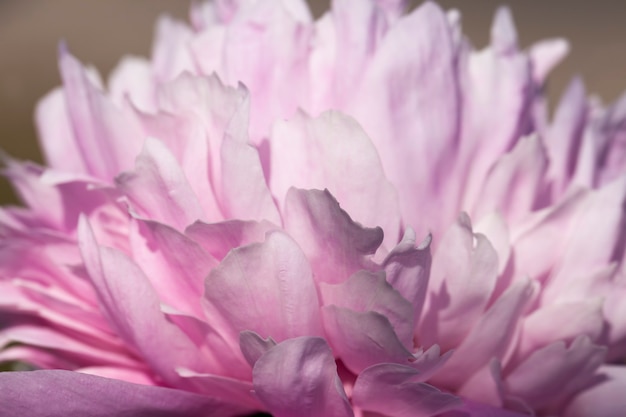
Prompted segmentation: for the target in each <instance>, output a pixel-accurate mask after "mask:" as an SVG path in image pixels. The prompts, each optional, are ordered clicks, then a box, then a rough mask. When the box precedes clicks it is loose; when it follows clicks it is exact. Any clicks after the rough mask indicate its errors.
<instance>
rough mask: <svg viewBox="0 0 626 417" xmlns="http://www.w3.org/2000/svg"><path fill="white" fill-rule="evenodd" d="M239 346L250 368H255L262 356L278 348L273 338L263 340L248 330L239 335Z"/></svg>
mask: <svg viewBox="0 0 626 417" xmlns="http://www.w3.org/2000/svg"><path fill="white" fill-rule="evenodd" d="M239 346H240V347H241V352H242V353H243V356H244V357H245V358H246V360H247V361H248V363H249V364H250V366H252V367H254V364H255V363H256V361H258V360H259V358H260V357H261V356H263V355H264V354H265V353H266V352H267V351H268V350H270V349H271V348H273V347H274V346H276V342H275V341H274V339H272V338H271V337H268V338H267V339H263V338H262V337H261V336H259V335H258V334H256V333H255V332H252V331H250V330H246V331H243V332H241V333H240V334H239Z"/></svg>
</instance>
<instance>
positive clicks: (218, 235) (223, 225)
mask: <svg viewBox="0 0 626 417" xmlns="http://www.w3.org/2000/svg"><path fill="white" fill-rule="evenodd" d="M272 230H277V227H276V226H275V225H273V224H271V223H270V222H268V221H260V222H256V221H244V220H237V219H234V220H226V221H224V222H220V223H204V222H201V221H196V222H195V223H193V224H191V225H189V227H187V229H185V234H186V235H187V236H189V237H190V238H192V239H193V240H194V241H195V242H197V243H198V244H199V245H200V246H202V247H203V248H204V250H205V251H207V252H208V253H210V254H211V255H212V256H213V257H215V258H216V259H218V260H222V259H224V257H225V256H226V255H227V254H228V252H230V250H231V249H234V248H238V247H239V246H245V245H249V244H251V243H257V242H263V241H264V240H265V235H266V233H267V232H269V231H272Z"/></svg>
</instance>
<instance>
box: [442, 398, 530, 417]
mask: <svg viewBox="0 0 626 417" xmlns="http://www.w3.org/2000/svg"><path fill="white" fill-rule="evenodd" d="M437 417H528V413H522V414H520V413H516V412H514V411H510V410H504V409H502V408H500V407H492V406H490V405H486V404H481V403H477V402H473V401H469V400H463V405H461V406H460V407H458V408H456V409H454V411H450V412H447V413H443V414H441V415H438V416H437Z"/></svg>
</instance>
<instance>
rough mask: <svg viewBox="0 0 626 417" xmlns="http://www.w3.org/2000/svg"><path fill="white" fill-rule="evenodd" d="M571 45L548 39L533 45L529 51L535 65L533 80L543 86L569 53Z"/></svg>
mask: <svg viewBox="0 0 626 417" xmlns="http://www.w3.org/2000/svg"><path fill="white" fill-rule="evenodd" d="M569 50H570V45H569V43H568V42H567V40H565V39H561V38H556V39H547V40H544V41H539V42H537V43H535V44H533V45H532V46H531V47H530V50H529V51H528V54H529V55H530V60H531V62H532V64H533V80H534V81H535V83H537V84H539V85H542V84H544V83H545V82H546V81H547V78H548V75H549V73H550V72H551V71H552V69H553V68H554V67H555V66H557V65H558V64H559V63H560V62H561V61H562V60H563V58H565V56H566V55H567V54H568V53H569Z"/></svg>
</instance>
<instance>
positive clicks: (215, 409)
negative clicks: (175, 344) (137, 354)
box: [0, 371, 243, 417]
mask: <svg viewBox="0 0 626 417" xmlns="http://www.w3.org/2000/svg"><path fill="white" fill-rule="evenodd" d="M0 403H1V404H2V409H0V416H3V417H5V416H6V417H10V416H16V415H24V413H26V414H27V415H29V416H32V417H44V416H53V415H58V416H85V417H116V416H117V417H123V416H159V417H227V416H230V415H233V414H237V413H240V412H242V411H243V410H242V408H241V407H239V406H237V405H227V404H224V403H223V402H221V401H218V400H215V399H214V398H211V397H205V396H201V395H197V394H192V393H189V392H185V391H178V390H174V389H170V388H162V387H153V386H146V385H137V384H131V383H128V382H122V381H118V380H115V379H109V378H101V377H97V376H92V375H87V374H82V373H79V372H69V371H31V372H2V373H0Z"/></svg>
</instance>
